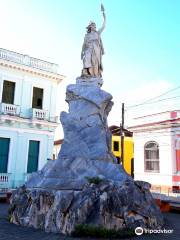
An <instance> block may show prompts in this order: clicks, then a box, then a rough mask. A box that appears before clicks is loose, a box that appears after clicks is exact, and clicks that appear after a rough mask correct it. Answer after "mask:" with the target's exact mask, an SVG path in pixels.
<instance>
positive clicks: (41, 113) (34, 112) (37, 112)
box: [31, 108, 49, 120]
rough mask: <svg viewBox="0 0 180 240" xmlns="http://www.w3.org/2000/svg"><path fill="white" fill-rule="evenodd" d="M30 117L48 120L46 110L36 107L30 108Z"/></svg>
mask: <svg viewBox="0 0 180 240" xmlns="http://www.w3.org/2000/svg"><path fill="white" fill-rule="evenodd" d="M31 118H32V119H33V118H35V119H38V120H48V118H49V116H48V111H47V110H43V109H36V108H32V109H31Z"/></svg>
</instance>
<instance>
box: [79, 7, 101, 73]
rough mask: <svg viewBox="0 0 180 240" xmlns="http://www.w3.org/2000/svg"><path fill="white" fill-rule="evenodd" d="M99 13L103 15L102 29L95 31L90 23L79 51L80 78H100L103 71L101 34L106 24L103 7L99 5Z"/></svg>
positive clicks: (93, 24)
mask: <svg viewBox="0 0 180 240" xmlns="http://www.w3.org/2000/svg"><path fill="white" fill-rule="evenodd" d="M101 11H102V15H103V25H102V27H101V28H100V29H99V30H98V31H97V30H96V24H95V23H94V22H90V23H89V25H88V26H87V33H86V35H85V38H84V43H83V46H82V51H81V59H82V60H83V70H82V77H101V72H102V71H103V66H102V55H103V54H104V48H103V44H102V40H101V33H102V31H103V30H104V28H105V23H106V16H105V12H104V7H103V5H101Z"/></svg>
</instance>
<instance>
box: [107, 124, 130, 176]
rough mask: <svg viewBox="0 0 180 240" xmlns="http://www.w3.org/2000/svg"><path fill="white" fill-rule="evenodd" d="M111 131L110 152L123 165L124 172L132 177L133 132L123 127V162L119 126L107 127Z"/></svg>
mask: <svg viewBox="0 0 180 240" xmlns="http://www.w3.org/2000/svg"><path fill="white" fill-rule="evenodd" d="M109 129H110V130H111V132H112V152H113V154H114V155H115V157H116V158H117V160H118V162H119V163H121V164H122V165H123V166H124V169H125V170H126V172H127V173H128V174H129V175H131V176H132V177H134V141H133V137H132V136H133V134H132V132H129V131H128V130H126V129H124V131H123V133H124V154H123V156H124V157H123V162H122V160H121V136H120V128H119V127H117V126H111V127H110V128H109Z"/></svg>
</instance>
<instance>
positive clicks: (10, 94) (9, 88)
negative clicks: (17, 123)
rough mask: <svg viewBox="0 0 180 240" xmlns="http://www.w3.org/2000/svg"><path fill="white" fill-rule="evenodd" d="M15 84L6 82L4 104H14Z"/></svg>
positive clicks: (3, 95) (3, 96)
mask: <svg viewBox="0 0 180 240" xmlns="http://www.w3.org/2000/svg"><path fill="white" fill-rule="evenodd" d="M14 91H15V82H10V81H4V84H3V94H2V102H3V103H9V104H14Z"/></svg>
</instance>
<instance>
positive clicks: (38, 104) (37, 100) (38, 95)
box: [32, 87, 43, 109]
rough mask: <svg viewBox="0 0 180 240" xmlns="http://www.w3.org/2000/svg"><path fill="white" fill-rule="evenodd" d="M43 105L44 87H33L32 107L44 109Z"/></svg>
mask: <svg viewBox="0 0 180 240" xmlns="http://www.w3.org/2000/svg"><path fill="white" fill-rule="evenodd" d="M42 107H43V89H42V88H37V87H33V99H32V108H37V109H42Z"/></svg>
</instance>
